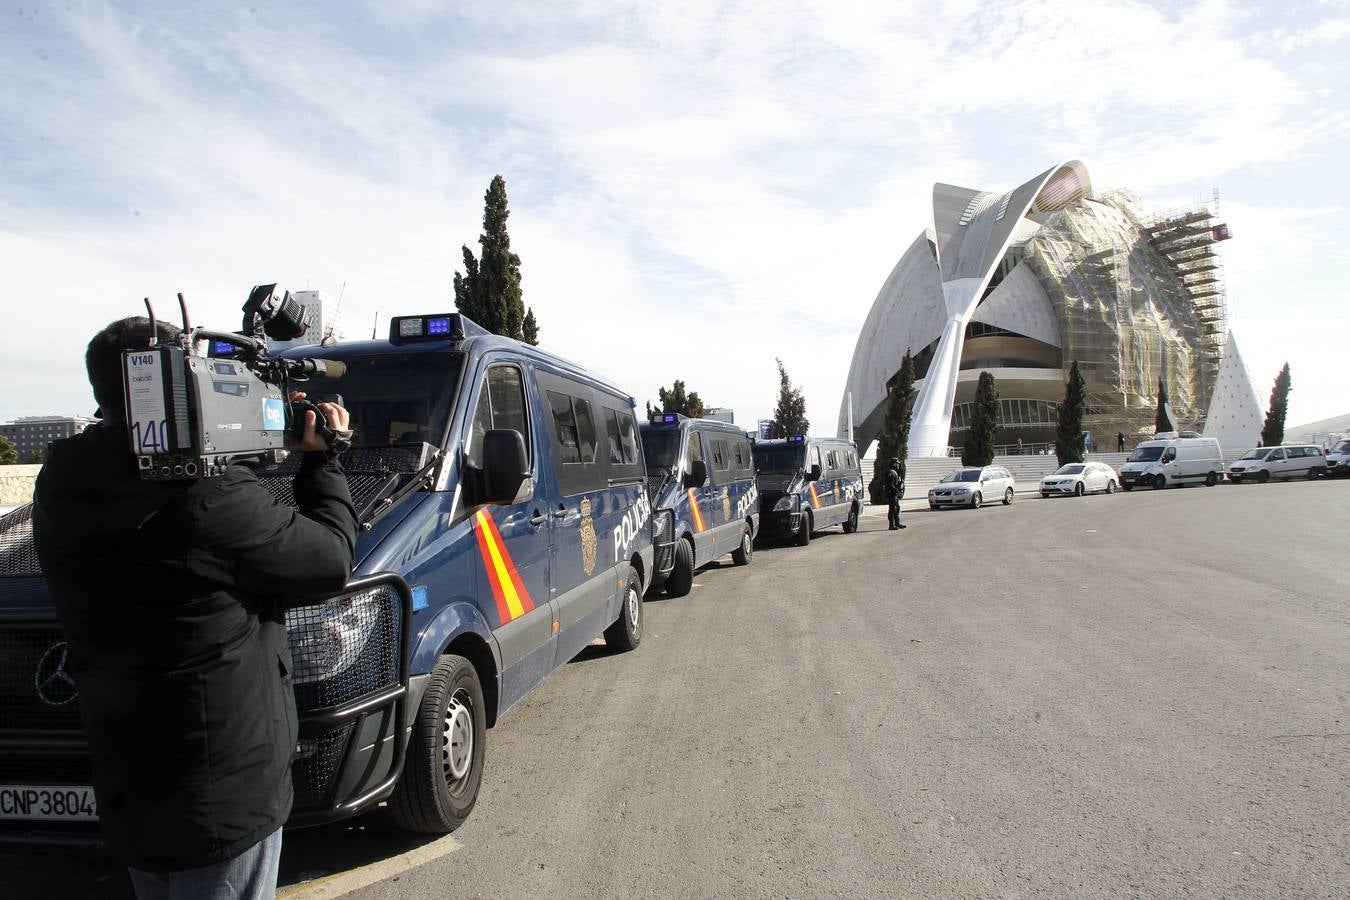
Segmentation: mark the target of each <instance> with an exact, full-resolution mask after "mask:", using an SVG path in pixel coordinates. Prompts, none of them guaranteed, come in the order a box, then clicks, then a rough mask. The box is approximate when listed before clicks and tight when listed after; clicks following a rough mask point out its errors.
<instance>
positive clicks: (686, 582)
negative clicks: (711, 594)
mask: <svg viewBox="0 0 1350 900" xmlns="http://www.w3.org/2000/svg"><path fill="white" fill-rule="evenodd" d="M693 587H694V545H693V544H692V543H690V541H689V538H680V539H679V540H678V541H676V542H675V567H674V568H673V569H671V570H670V575H669V577H667V578H666V593H667V594H669V595H670V596H672V597H683V596H685V595H686V594H688V593H689V591H690V590H691V589H692V588H693Z"/></svg>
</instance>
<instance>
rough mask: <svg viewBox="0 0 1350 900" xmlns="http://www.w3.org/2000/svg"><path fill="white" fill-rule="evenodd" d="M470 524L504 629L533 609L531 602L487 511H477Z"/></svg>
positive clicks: (500, 535) (528, 593)
mask: <svg viewBox="0 0 1350 900" xmlns="http://www.w3.org/2000/svg"><path fill="white" fill-rule="evenodd" d="M473 521H474V529H473V532H474V535H475V536H477V538H478V551H479V553H480V555H481V556H482V559H483V570H484V571H485V572H487V578H488V583H489V584H490V585H491V586H492V596H493V598H494V599H495V600H496V601H497V614H498V615H500V616H501V620H502V624H503V625H505V624H506V623H507V622H510V621H511V620H512V619H518V618H520V617H521V616H523V615H525V614H526V613H527V612H529V611H530V610H532V609H534V601H533V600H531V599H530V592H529V591H527V590H525V585H524V584H523V583H521V580H520V573H519V572H517V571H516V564H515V563H514V562H513V561H512V560H511V554H510V553H508V552H507V551H506V542H505V541H503V540H502V533H501V532H500V531H498V530H497V523H496V522H495V521H493V518H492V516H490V515H488V512H487V510H485V509H480V510H479V511H478V512H477V513H475V514H474V517H473Z"/></svg>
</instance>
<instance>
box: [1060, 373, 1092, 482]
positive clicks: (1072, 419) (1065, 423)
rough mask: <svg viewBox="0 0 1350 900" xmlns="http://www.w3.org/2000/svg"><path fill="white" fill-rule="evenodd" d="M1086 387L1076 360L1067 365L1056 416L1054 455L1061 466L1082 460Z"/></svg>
mask: <svg viewBox="0 0 1350 900" xmlns="http://www.w3.org/2000/svg"><path fill="white" fill-rule="evenodd" d="M1086 398H1087V389H1086V387H1085V386H1084V383H1083V376H1082V375H1081V374H1080V373H1079V371H1078V360H1076V359H1075V360H1074V361H1073V365H1072V366H1070V367H1069V380H1068V382H1067V383H1066V384H1065V385H1064V402H1062V403H1060V405H1059V412H1058V414H1057V416H1056V430H1055V456H1056V457H1058V459H1059V464H1060V465H1061V466H1063V465H1067V464H1068V463H1080V462H1082V461H1083V405H1084V402H1085V400H1086Z"/></svg>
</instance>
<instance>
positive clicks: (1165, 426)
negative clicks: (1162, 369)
mask: <svg viewBox="0 0 1350 900" xmlns="http://www.w3.org/2000/svg"><path fill="white" fill-rule="evenodd" d="M1169 403H1170V401H1169V400H1168V399H1167V385H1165V384H1163V380H1162V379H1161V378H1159V379H1158V411H1157V412H1156V413H1154V414H1153V432H1154V433H1155V434H1157V433H1160V432H1163V431H1176V430H1177V429H1176V426H1175V425H1173V424H1172V415H1171V413H1169V412H1168V409H1167V407H1168V404H1169Z"/></svg>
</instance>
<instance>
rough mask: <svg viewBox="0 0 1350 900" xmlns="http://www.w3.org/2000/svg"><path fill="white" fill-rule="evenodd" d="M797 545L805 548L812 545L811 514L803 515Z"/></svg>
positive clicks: (798, 527)
mask: <svg viewBox="0 0 1350 900" xmlns="http://www.w3.org/2000/svg"><path fill="white" fill-rule="evenodd" d="M795 543H796V544H797V546H798V547H805V546H806V545H807V544H809V543H811V514H810V513H809V512H804V513H802V522H801V524H800V525H798V526H797V537H796V541H795Z"/></svg>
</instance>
